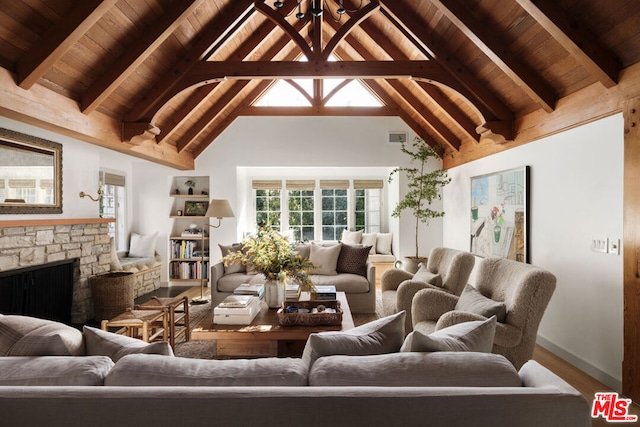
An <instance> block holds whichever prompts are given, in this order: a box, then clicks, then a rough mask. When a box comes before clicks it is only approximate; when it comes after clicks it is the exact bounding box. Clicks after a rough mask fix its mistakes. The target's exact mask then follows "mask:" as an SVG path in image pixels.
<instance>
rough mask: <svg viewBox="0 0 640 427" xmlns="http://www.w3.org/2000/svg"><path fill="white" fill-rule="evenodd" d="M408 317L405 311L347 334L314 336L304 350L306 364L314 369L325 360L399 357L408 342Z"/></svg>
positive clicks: (310, 337)
mask: <svg viewBox="0 0 640 427" xmlns="http://www.w3.org/2000/svg"><path fill="white" fill-rule="evenodd" d="M405 316H406V313H405V311H404V310H403V311H401V312H399V313H396V314H392V315H391V316H387V317H383V318H382V319H378V320H374V321H373V322H369V323H365V324H364V325H361V326H358V327H357V328H353V329H349V330H346V331H342V332H319V333H314V334H311V335H309V339H308V340H307V344H306V345H305V347H304V351H303V353H302V361H303V362H304V363H305V364H306V365H307V366H309V368H311V366H312V365H313V363H314V362H315V361H316V360H317V359H318V358H320V357H322V356H331V355H336V354H343V355H347V356H366V355H369V354H384V353H395V352H397V351H398V350H399V349H400V347H401V346H402V341H403V340H404V318H405Z"/></svg>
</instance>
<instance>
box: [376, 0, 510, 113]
mask: <svg viewBox="0 0 640 427" xmlns="http://www.w3.org/2000/svg"><path fill="white" fill-rule="evenodd" d="M383 7H384V9H385V10H386V11H387V12H388V13H390V14H391V16H393V17H394V19H395V21H396V22H399V23H401V24H402V25H403V26H404V28H405V29H406V30H407V31H408V32H409V33H411V34H413V37H412V40H413V41H414V42H415V43H416V44H417V46H419V47H420V48H421V49H425V50H427V51H430V52H432V54H433V55H434V56H435V58H436V59H437V60H438V62H440V64H441V65H442V67H444V68H445V69H446V70H447V71H449V73H450V74H451V76H452V77H453V78H454V79H456V80H457V81H458V82H459V83H460V84H461V85H462V86H463V87H464V88H465V89H466V90H467V92H468V93H469V94H471V95H472V96H473V100H474V101H475V103H476V104H477V105H481V106H483V107H484V109H485V111H486V112H485V113H484V115H485V118H486V119H488V120H491V119H498V120H513V117H514V114H513V112H512V111H511V110H510V109H509V108H507V106H506V105H505V104H504V103H503V102H502V101H501V100H499V99H498V97H497V96H496V95H495V93H493V92H492V91H491V90H490V88H489V87H488V86H487V85H486V84H484V83H482V82H481V81H479V80H478V79H477V78H475V76H474V75H473V74H472V73H471V72H470V71H469V70H468V67H467V66H465V65H464V64H463V63H462V62H461V61H460V60H459V59H458V58H456V57H455V56H454V55H452V54H451V52H450V51H449V50H448V49H447V45H448V44H447V43H445V40H444V39H443V37H439V36H437V35H436V34H435V32H429V31H428V29H427V27H426V26H425V25H424V22H422V21H421V20H419V19H418V18H417V17H416V15H415V14H414V13H412V12H411V10H410V9H408V8H407V7H403V6H402V5H400V4H399V2H397V1H389V0H383ZM443 21H444V20H443ZM451 27H453V25H451ZM427 41H429V42H427ZM488 112H490V113H491V114H490V115H489V114H487V113H488Z"/></svg>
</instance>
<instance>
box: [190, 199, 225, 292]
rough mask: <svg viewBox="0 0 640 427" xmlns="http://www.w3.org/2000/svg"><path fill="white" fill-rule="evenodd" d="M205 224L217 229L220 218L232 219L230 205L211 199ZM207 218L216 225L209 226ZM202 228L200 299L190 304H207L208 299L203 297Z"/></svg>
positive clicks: (220, 200)
mask: <svg viewBox="0 0 640 427" xmlns="http://www.w3.org/2000/svg"><path fill="white" fill-rule="evenodd" d="M204 217H205V223H204V225H205V226H206V225H208V226H209V227H211V228H218V227H220V225H221V224H222V218H233V217H234V215H233V210H231V205H230V204H229V201H228V200H224V199H212V200H211V202H209V208H208V209H207V212H206V213H205V214H204ZM209 218H217V219H218V224H217V225H211V224H209ZM204 228H205V227H202V248H201V250H200V266H201V267H202V271H201V272H200V297H199V298H198V297H196V298H193V299H192V300H191V304H206V303H208V302H209V297H205V296H204V280H205V279H204V276H205V274H204V273H205V268H204V234H205V233H204ZM209 254H211V241H209Z"/></svg>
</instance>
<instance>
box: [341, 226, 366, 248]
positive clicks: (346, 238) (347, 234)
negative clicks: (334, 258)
mask: <svg viewBox="0 0 640 427" xmlns="http://www.w3.org/2000/svg"><path fill="white" fill-rule="evenodd" d="M363 233H364V230H359V231H349V230H342V239H341V241H342V243H346V244H349V245H359V244H360V242H361V241H362V234H363Z"/></svg>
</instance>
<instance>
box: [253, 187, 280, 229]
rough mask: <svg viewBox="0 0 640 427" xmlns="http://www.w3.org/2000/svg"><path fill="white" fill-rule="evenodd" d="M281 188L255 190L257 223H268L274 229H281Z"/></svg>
mask: <svg viewBox="0 0 640 427" xmlns="http://www.w3.org/2000/svg"><path fill="white" fill-rule="evenodd" d="M280 193H281V190H255V194H256V197H255V200H256V223H257V224H261V223H267V224H269V225H271V227H272V228H273V229H274V230H277V231H281V227H282V224H281V217H282V213H281V209H280V206H281V203H280Z"/></svg>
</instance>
